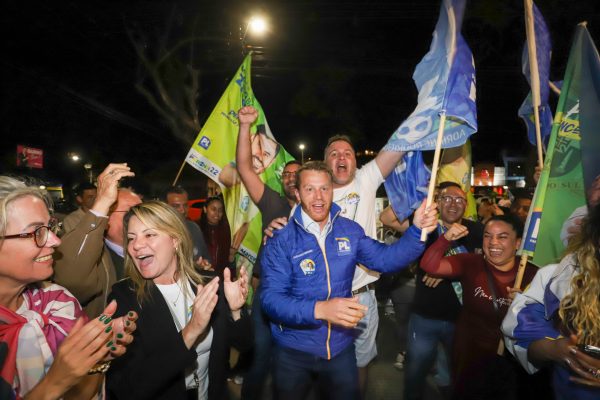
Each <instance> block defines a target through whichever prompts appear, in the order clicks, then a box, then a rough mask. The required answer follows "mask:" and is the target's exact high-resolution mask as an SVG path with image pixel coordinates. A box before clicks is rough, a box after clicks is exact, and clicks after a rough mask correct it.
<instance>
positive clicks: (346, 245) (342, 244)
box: [335, 237, 352, 256]
mask: <svg viewBox="0 0 600 400" xmlns="http://www.w3.org/2000/svg"><path fill="white" fill-rule="evenodd" d="M335 240H336V241H337V253H338V256H344V255H347V254H351V253H352V248H351V247H350V239H348V238H346V237H342V238H335Z"/></svg>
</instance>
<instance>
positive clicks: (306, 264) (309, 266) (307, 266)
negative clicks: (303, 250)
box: [300, 258, 315, 276]
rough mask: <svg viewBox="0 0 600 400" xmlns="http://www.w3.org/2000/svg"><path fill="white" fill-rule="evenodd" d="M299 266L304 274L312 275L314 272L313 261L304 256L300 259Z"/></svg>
mask: <svg viewBox="0 0 600 400" xmlns="http://www.w3.org/2000/svg"><path fill="white" fill-rule="evenodd" d="M300 268H301V269H302V272H304V275H306V276H308V275H312V274H314V273H315V262H314V261H313V260H311V259H310V258H305V259H304V260H302V261H300Z"/></svg>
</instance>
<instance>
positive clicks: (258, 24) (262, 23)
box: [247, 16, 267, 36]
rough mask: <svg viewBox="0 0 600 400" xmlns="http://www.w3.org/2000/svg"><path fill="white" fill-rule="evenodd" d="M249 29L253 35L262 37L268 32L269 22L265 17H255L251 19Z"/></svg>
mask: <svg viewBox="0 0 600 400" xmlns="http://www.w3.org/2000/svg"><path fill="white" fill-rule="evenodd" d="M247 29H249V30H250V32H252V33H253V34H255V35H259V36H260V35H262V34H264V33H265V32H266V31H267V21H266V20H265V19H264V18H263V17H260V16H254V17H252V18H250V22H248V28H247Z"/></svg>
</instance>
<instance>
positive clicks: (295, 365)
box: [273, 345, 359, 400]
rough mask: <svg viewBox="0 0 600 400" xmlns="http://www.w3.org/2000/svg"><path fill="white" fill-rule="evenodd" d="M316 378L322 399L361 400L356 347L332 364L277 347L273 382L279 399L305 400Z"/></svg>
mask: <svg viewBox="0 0 600 400" xmlns="http://www.w3.org/2000/svg"><path fill="white" fill-rule="evenodd" d="M314 377H316V381H317V385H318V390H319V395H320V398H323V399H339V400H353V399H358V398H359V392H358V368H357V367H356V356H355V355H354V346H353V345H350V346H348V347H347V348H346V349H344V350H343V351H342V352H341V353H340V354H338V355H337V356H335V357H333V358H332V359H331V360H326V359H323V358H320V357H317V356H315V355H313V354H310V353H306V352H303V351H299V350H294V349H290V348H287V347H282V346H275V354H274V368H273V380H274V381H275V390H276V392H277V395H278V398H280V399H286V400H301V399H305V398H306V396H307V394H308V391H309V389H310V388H311V386H312V383H313V379H314Z"/></svg>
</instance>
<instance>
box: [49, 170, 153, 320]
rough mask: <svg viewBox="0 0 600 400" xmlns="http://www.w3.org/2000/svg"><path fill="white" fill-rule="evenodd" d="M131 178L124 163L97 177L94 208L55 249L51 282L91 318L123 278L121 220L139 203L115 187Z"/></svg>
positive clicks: (126, 192) (130, 194)
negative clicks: (75, 299) (78, 303)
mask: <svg viewBox="0 0 600 400" xmlns="http://www.w3.org/2000/svg"><path fill="white" fill-rule="evenodd" d="M134 175H135V174H134V173H133V172H131V170H130V168H129V167H128V166H127V164H109V165H108V167H106V169H105V170H104V171H103V172H102V173H101V174H100V175H99V176H98V195H97V197H96V201H95V202H94V205H93V206H92V208H91V209H90V210H88V211H87V212H86V213H85V215H84V216H83V218H82V219H81V221H79V223H78V224H77V226H76V227H75V228H74V229H73V230H72V231H70V232H68V233H67V234H65V235H64V236H63V237H62V244H61V245H60V246H59V247H58V249H57V252H58V253H59V257H57V259H56V263H55V265H54V281H55V282H56V283H58V284H59V285H61V286H64V287H66V288H67V289H68V290H69V291H70V292H71V293H73V295H75V297H76V298H77V300H79V302H80V303H81V305H82V306H83V308H84V311H85V312H86V314H87V315H88V316H89V317H90V318H95V317H97V316H98V315H100V313H101V312H102V310H103V309H104V307H106V297H107V296H108V293H109V292H110V290H111V287H112V285H113V283H115V282H116V281H117V280H119V279H122V278H123V277H124V271H123V256H124V253H123V217H124V216H125V213H127V211H129V209H130V208H131V207H132V206H134V205H136V204H139V203H141V202H142V200H141V199H140V197H139V196H138V195H137V194H135V193H133V192H132V191H131V190H128V189H119V187H118V185H119V180H121V179H122V178H124V177H130V176H134Z"/></svg>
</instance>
